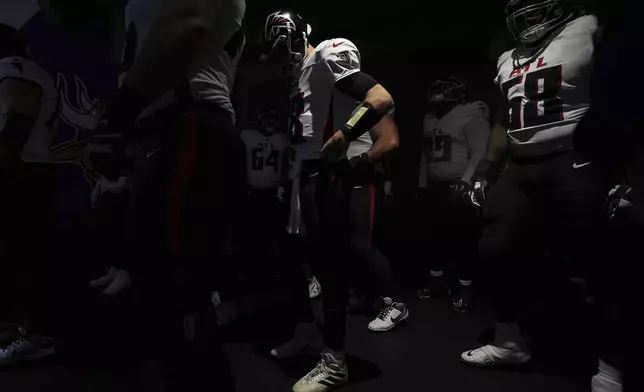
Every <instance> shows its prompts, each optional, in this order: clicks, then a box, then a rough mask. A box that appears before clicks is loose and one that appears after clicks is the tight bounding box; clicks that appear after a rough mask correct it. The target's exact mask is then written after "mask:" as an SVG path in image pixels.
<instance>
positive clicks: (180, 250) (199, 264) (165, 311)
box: [132, 106, 246, 391]
mask: <svg viewBox="0 0 644 392" xmlns="http://www.w3.org/2000/svg"><path fill="white" fill-rule="evenodd" d="M140 128H141V129H140V131H141V132H142V133H143V134H151V135H155V136H154V137H149V138H144V139H143V141H142V143H141V146H142V148H141V150H142V151H141V154H140V157H139V159H138V161H137V162H136V163H135V170H134V184H135V189H134V192H133V193H134V197H133V200H134V209H133V210H134V214H133V216H134V224H133V227H134V233H133V237H134V240H135V241H134V242H135V244H136V253H137V258H136V259H137V260H136V262H135V263H134V265H133V268H132V270H133V272H134V278H133V279H134V281H137V278H138V279H139V281H140V282H142V287H141V289H142V298H143V304H144V310H145V328H146V331H147V335H148V336H152V337H155V338H157V339H158V340H157V348H158V349H159V354H160V356H161V362H162V364H163V371H164V375H165V376H166V381H167V383H168V386H169V390H170V391H232V390H234V383H233V380H232V375H231V369H230V366H229V364H228V361H227V359H226V357H225V354H224V352H223V348H222V342H221V340H220V339H219V336H218V327H217V321H216V313H215V309H214V306H213V304H212V303H211V301H210V292H211V291H212V290H213V289H214V287H212V286H213V285H212V281H213V279H212V277H213V275H216V274H218V272H219V271H222V270H223V268H222V264H223V260H224V257H225V253H226V248H227V245H228V244H229V238H228V237H229V235H230V233H231V229H230V228H231V225H232V220H233V219H235V218H236V217H238V216H239V214H240V209H241V206H242V199H243V196H244V194H245V192H246V167H245V165H246V158H245V147H244V144H243V141H242V140H241V138H240V136H239V134H238V132H237V131H236V129H235V127H234V125H233V123H232V121H231V119H230V117H229V115H228V114H227V113H226V112H223V111H221V110H220V109H218V108H216V107H210V106H203V107H193V108H189V109H185V108H170V109H166V110H164V111H163V112H160V113H157V114H155V115H153V117H151V118H149V119H146V120H145V121H144V122H143V123H142V124H141V127H140Z"/></svg>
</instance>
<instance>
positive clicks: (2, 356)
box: [0, 336, 56, 367]
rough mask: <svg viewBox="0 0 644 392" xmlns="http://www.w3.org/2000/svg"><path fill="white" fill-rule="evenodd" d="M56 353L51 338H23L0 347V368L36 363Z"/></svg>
mask: <svg viewBox="0 0 644 392" xmlns="http://www.w3.org/2000/svg"><path fill="white" fill-rule="evenodd" d="M55 351H56V348H55V346H54V341H53V340H52V339H50V338H44V337H39V336H33V337H32V336H30V337H27V336H22V337H19V338H17V339H16V340H14V341H12V342H11V343H9V344H8V345H5V346H3V347H0V367H3V366H9V365H14V364H16V363H20V362H29V361H35V360H37V359H40V358H44V357H46V356H49V355H52V354H54V352H55Z"/></svg>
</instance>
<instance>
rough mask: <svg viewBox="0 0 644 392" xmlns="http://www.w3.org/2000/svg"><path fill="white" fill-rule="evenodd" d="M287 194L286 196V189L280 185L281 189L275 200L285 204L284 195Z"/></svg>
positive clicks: (278, 190)
mask: <svg viewBox="0 0 644 392" xmlns="http://www.w3.org/2000/svg"><path fill="white" fill-rule="evenodd" d="M285 194H286V188H284V187H283V186H281V185H280V186H279V187H277V192H276V193H275V198H276V199H277V201H279V202H280V203H284V195H285Z"/></svg>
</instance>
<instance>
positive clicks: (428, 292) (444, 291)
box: [416, 276, 450, 299]
mask: <svg viewBox="0 0 644 392" xmlns="http://www.w3.org/2000/svg"><path fill="white" fill-rule="evenodd" d="M449 294H450V290H449V285H448V284H447V280H446V279H445V277H444V276H432V277H431V278H430V281H429V286H427V287H424V288H422V289H419V290H417V291H416V297H418V298H419V299H431V298H441V297H446V296H448V295H449Z"/></svg>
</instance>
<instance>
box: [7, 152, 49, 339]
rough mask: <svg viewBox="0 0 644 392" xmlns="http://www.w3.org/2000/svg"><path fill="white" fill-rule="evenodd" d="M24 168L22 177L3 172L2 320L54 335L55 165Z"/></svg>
mask: <svg viewBox="0 0 644 392" xmlns="http://www.w3.org/2000/svg"><path fill="white" fill-rule="evenodd" d="M22 169H23V170H22V173H21V175H20V176H18V177H15V176H9V175H8V173H4V174H3V173H1V172H0V179H1V181H2V184H3V185H2V186H3V189H2V191H1V192H0V276H2V277H3V279H2V284H1V285H0V323H1V322H9V323H17V324H20V325H22V326H25V327H27V328H28V330H29V332H32V333H38V334H49V332H50V331H49V325H48V324H49V323H48V313H49V311H48V309H49V306H48V299H49V282H48V279H47V276H48V272H49V271H48V269H49V252H48V249H49V235H48V233H49V230H50V227H49V224H50V213H51V206H52V204H53V188H54V187H53V185H54V182H53V181H54V176H53V168H52V165H48V164H42V163H25V164H23V165H22ZM25 324H27V325H25ZM0 332H1V331H0Z"/></svg>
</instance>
